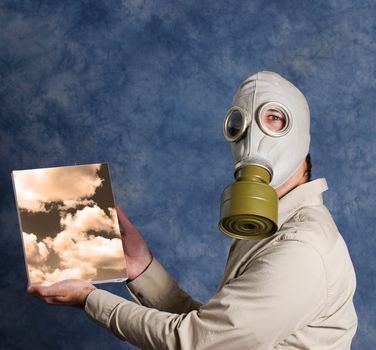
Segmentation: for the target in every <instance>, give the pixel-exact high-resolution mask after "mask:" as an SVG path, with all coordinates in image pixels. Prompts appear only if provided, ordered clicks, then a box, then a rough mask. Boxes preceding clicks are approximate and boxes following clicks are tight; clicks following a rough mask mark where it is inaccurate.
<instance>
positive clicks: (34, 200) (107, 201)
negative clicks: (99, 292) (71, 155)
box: [13, 163, 126, 285]
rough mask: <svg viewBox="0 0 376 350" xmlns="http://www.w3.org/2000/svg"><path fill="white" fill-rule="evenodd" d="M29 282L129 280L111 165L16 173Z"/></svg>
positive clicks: (14, 176)
mask: <svg viewBox="0 0 376 350" xmlns="http://www.w3.org/2000/svg"><path fill="white" fill-rule="evenodd" d="M13 181H14V186H15V193H16V197H17V205H18V212H19V217H20V225H21V228H22V229H21V231H22V237H23V244H24V253H25V260H26V265H27V269H28V276H29V283H30V284H42V285H49V284H52V283H55V282H57V281H60V280H63V279H68V278H78V279H82V280H86V281H91V282H93V281H96V282H99V281H109V280H118V279H124V278H126V269H125V260H124V255H123V251H122V245H121V239H120V231H119V225H118V220H117V216H116V211H115V208H114V207H115V204H114V199H113V193H112V188H111V180H110V176H109V170H108V165H107V164H106V163H103V164H88V165H75V166H65V167H56V168H45V169H32V170H18V171H13Z"/></svg>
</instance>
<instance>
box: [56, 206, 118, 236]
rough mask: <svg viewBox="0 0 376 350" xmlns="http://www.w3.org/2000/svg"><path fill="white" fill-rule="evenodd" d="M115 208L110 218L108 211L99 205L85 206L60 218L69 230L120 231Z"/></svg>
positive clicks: (76, 231)
mask: <svg viewBox="0 0 376 350" xmlns="http://www.w3.org/2000/svg"><path fill="white" fill-rule="evenodd" d="M113 212H114V209H112V211H111V214H112V217H111V218H109V217H108V216H107V215H106V213H105V212H104V211H103V210H102V209H101V208H99V207H98V206H97V205H95V206H93V207H85V208H83V209H82V210H78V211H77V212H76V213H75V214H74V215H73V214H67V216H65V217H64V218H62V219H61V220H60V224H61V225H62V227H64V228H65V231H68V232H74V233H79V232H86V231H88V230H95V231H115V232H116V233H117V231H118V224H117V222H115V215H114V213H113Z"/></svg>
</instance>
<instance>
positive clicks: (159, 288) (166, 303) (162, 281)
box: [127, 257, 201, 314]
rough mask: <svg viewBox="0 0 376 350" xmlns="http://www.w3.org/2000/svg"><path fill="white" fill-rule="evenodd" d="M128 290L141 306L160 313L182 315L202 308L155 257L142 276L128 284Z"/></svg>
mask: <svg viewBox="0 0 376 350" xmlns="http://www.w3.org/2000/svg"><path fill="white" fill-rule="evenodd" d="M127 288H128V290H129V292H130V293H131V294H132V296H133V297H134V298H135V299H136V300H137V301H138V302H139V303H140V304H141V305H144V306H148V307H153V308H155V309H158V310H160V311H167V312H173V313H178V314H180V313H188V312H190V311H192V310H198V308H199V307H200V306H201V303H199V302H197V301H195V300H193V299H192V298H191V297H190V296H189V295H188V294H187V293H186V292H184V291H183V290H182V289H181V288H180V287H179V285H178V284H177V283H176V281H175V280H174V279H173V278H172V277H171V275H170V274H169V273H168V272H167V271H166V270H165V269H164V268H163V266H162V265H161V264H160V263H159V261H158V260H157V259H156V258H155V257H153V260H152V262H151V264H150V265H149V266H148V268H147V269H146V270H145V271H144V272H143V273H142V274H141V275H140V276H138V277H137V278H135V279H134V280H132V281H131V282H128V283H127Z"/></svg>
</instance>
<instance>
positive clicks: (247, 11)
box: [0, 0, 376, 350]
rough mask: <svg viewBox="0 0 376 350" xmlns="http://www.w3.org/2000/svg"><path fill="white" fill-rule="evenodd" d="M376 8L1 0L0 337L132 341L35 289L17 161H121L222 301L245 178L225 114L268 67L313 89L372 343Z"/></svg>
mask: <svg viewBox="0 0 376 350" xmlns="http://www.w3.org/2000/svg"><path fill="white" fill-rule="evenodd" d="M375 11H376V5H375V2H374V1H362V2H354V1H350V0H344V1H339V0H338V1H337V0H329V1H328V0H325V1H324V0H318V1H314V2H313V1H300V0H299V1H298V0H294V1H277V0H268V1H266V0H265V1H261V0H256V1H224V0H218V1H210V2H209V1H206V2H203V1H199V0H196V1H165V0H159V1H151V0H150V1H142V0H123V1H121V0H106V1H104V0H103V1H99V0H91V1H89V0H66V1H31V0H30V1H17V0H8V1H6V0H3V1H1V3H0V82H1V83H0V126H1V127H0V161H1V163H0V164H1V167H0V191H1V197H0V228H1V230H0V239H1V244H0V259H1V269H0V295H1V297H0V310H1V315H2V316H1V318H0V348H1V349H52V348H53V349H70V350H71V349H97V350H100V349H119V348H123V349H132V347H131V346H130V345H128V344H126V343H121V342H120V341H119V340H118V339H116V338H115V337H113V336H112V335H111V334H109V333H107V332H106V331H105V330H99V329H98V328H97V326H96V325H94V323H92V322H91V321H89V320H88V319H87V318H86V316H85V315H84V313H83V312H82V311H80V310H77V309H70V308H61V307H49V306H47V305H44V304H42V303H41V302H40V301H39V300H36V299H34V298H32V297H30V296H28V295H26V293H25V288H26V273H25V267H24V262H23V253H22V246H21V237H20V234H19V228H18V223H17V215H16V208H15V203H14V198H13V193H12V184H11V177H10V172H11V170H13V169H27V168H36V167H48V166H57V165H70V164H81V163H96V162H109V164H110V171H111V175H112V179H113V186H114V192H115V195H116V199H117V202H118V203H120V204H121V205H122V206H123V207H124V208H125V209H126V210H127V212H128V214H129V216H130V217H131V218H132V219H133V221H134V223H136V225H137V226H138V227H139V228H140V229H141V230H142V232H143V233H144V235H145V237H146V239H147V241H148V242H149V244H150V247H151V249H152V251H153V252H154V254H155V255H156V256H157V257H158V258H159V260H160V261H162V262H163V263H164V264H165V266H166V267H167V268H168V270H169V271H170V272H171V273H172V274H173V275H174V276H175V277H176V279H177V280H178V281H179V282H180V283H181V284H182V286H183V287H184V288H185V289H186V290H187V291H189V292H190V293H191V294H192V295H193V296H194V297H196V298H198V299H201V300H202V301H206V300H208V299H209V298H210V296H211V294H212V293H213V292H214V291H215V289H216V286H217V284H218V283H219V280H220V277H221V274H222V271H223V266H224V263H225V259H226V254H227V249H228V246H229V243H230V239H229V238H228V237H226V236H224V235H223V234H221V233H219V232H218V230H217V220H218V214H219V212H218V211H219V197H220V194H221V192H222V190H223V188H224V186H225V185H226V184H228V183H230V182H232V161H231V157H230V152H229V147H228V145H227V144H226V142H225V141H224V139H223V136H222V121H223V117H224V114H225V112H226V110H227V108H228V107H229V105H230V101H231V98H232V95H233V93H234V92H235V90H236V88H237V86H238V84H239V83H240V82H241V81H242V80H243V79H244V78H245V77H246V76H248V75H249V74H251V73H254V72H256V71H258V70H265V69H266V70H274V71H277V72H279V73H281V74H282V75H283V76H285V77H286V78H288V79H290V80H292V81H294V82H295V83H296V84H297V85H298V86H299V87H300V88H301V90H303V91H304V93H305V94H306V96H307V98H308V100H309V103H310V106H311V112H312V140H313V141H312V145H311V148H312V151H311V154H312V157H313V162H314V169H313V170H314V171H313V173H314V176H315V177H322V176H325V177H326V178H327V180H328V182H329V186H330V191H329V192H327V194H326V196H325V198H326V203H327V205H328V207H329V208H330V210H331V211H332V213H333V216H334V217H335V220H336V222H337V224H338V226H339V228H340V230H341V232H342V234H343V236H344V238H345V240H346V241H347V243H348V246H349V250H350V253H351V255H352V258H353V261H354V265H355V268H356V272H357V278H358V289H357V293H356V298H355V301H356V306H357V310H358V315H359V322H360V323H359V329H358V333H357V336H356V338H355V340H354V343H353V349H356V350H357V349H359V350H360V349H373V348H375V347H376V309H375V305H376V294H375V289H376V285H375V283H376V256H375V253H374V252H375V249H376V237H375V235H374V228H373V227H372V226H373V224H374V221H373V220H374V218H375V215H374V204H375V200H374V195H373V196H372V194H374V180H375V176H376V167H375V159H376V147H375V134H376V130H375V124H376V123H375V117H374V101H375V98H376V96H375V74H376V63H375V57H376V42H375V37H376V17H375V15H374V13H375ZM104 287H105V288H106V289H108V290H111V291H114V292H116V293H118V294H122V295H126V296H127V294H126V292H125V291H124V288H123V286H121V285H116V284H109V285H105V286H104ZM128 297H129V295H128Z"/></svg>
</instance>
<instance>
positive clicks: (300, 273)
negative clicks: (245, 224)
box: [85, 242, 327, 350]
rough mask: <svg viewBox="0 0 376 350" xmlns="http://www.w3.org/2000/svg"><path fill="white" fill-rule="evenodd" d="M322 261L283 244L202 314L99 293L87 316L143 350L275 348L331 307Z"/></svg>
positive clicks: (293, 244) (302, 249)
mask: <svg viewBox="0 0 376 350" xmlns="http://www.w3.org/2000/svg"><path fill="white" fill-rule="evenodd" d="M326 300H327V287H326V276H325V269H324V265H323V262H322V259H321V256H320V255H319V254H318V253H317V252H316V250H314V249H313V248H311V247H309V246H308V245H306V244H304V243H300V242H288V243H282V244H280V245H279V246H275V247H273V248H271V249H268V251H267V252H265V253H264V254H262V255H260V256H259V257H258V258H256V259H255V260H253V262H251V263H249V265H248V266H245V267H244V271H242V272H239V275H238V276H237V277H235V278H233V279H232V280H230V281H228V283H226V284H225V285H224V286H223V287H222V289H221V290H219V291H218V293H216V294H215V295H214V296H213V298H212V299H211V300H210V301H209V302H208V303H207V304H205V305H202V306H201V307H200V308H199V310H193V311H191V312H189V313H182V314H176V313H169V312H164V311H158V310H156V309H152V308H148V307H145V306H142V305H137V304H135V303H133V302H130V301H127V300H125V299H122V298H120V297H118V296H115V295H112V294H110V293H108V292H106V291H102V290H98V289H97V290H95V291H93V292H92V293H90V294H89V296H88V298H87V301H86V306H85V310H86V312H87V314H88V315H89V316H90V317H91V318H92V319H94V320H95V321H96V322H97V323H99V324H100V325H102V326H103V327H106V328H108V329H109V330H111V331H112V332H113V333H114V334H115V335H116V336H118V337H119V338H120V339H122V340H126V341H128V342H130V343H132V344H134V345H136V346H139V347H141V348H143V349H184V350H187V349H196V350H202V349H216V350H220V349H254V350H261V349H272V348H274V347H275V346H276V345H277V344H278V343H280V342H282V341H283V339H285V338H286V337H287V336H288V335H290V334H292V333H294V331H295V330H298V329H300V328H302V327H304V326H306V325H307V324H309V322H311V321H312V320H314V318H315V317H317V316H318V315H319V313H320V312H321V311H322V309H323V308H324V307H326Z"/></svg>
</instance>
